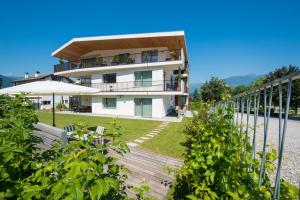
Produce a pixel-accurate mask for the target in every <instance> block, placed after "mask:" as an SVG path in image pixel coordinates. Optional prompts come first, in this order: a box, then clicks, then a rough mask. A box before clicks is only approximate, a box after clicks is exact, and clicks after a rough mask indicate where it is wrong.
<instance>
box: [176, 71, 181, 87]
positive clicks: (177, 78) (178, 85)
mask: <svg viewBox="0 0 300 200" xmlns="http://www.w3.org/2000/svg"><path fill="white" fill-rule="evenodd" d="M175 80H176V82H175V83H176V85H177V91H180V89H181V75H179V74H178V75H176V77H175Z"/></svg>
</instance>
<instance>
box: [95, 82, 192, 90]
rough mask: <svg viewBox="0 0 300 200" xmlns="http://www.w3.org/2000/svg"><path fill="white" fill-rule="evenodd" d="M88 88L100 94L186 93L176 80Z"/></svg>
mask: <svg viewBox="0 0 300 200" xmlns="http://www.w3.org/2000/svg"><path fill="white" fill-rule="evenodd" d="M90 86H91V87H93V88H97V89H99V90H100V91H101V92H182V93H187V92H188V89H187V87H186V84H185V83H183V82H180V81H177V80H161V81H128V82H117V83H91V85H90Z"/></svg>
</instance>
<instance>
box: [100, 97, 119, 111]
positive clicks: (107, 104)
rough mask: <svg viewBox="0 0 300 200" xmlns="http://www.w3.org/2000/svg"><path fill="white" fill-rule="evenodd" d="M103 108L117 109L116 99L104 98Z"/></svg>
mask: <svg viewBox="0 0 300 200" xmlns="http://www.w3.org/2000/svg"><path fill="white" fill-rule="evenodd" d="M103 107H104V108H109V109H116V108H117V99H116V98H103Z"/></svg>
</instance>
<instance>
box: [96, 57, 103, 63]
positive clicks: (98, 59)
mask: <svg viewBox="0 0 300 200" xmlns="http://www.w3.org/2000/svg"><path fill="white" fill-rule="evenodd" d="M96 63H97V64H98V65H101V64H102V63H103V57H102V56H101V55H99V56H97V57H96Z"/></svg>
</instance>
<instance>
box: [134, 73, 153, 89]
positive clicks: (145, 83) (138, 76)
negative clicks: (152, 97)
mask: <svg viewBox="0 0 300 200" xmlns="http://www.w3.org/2000/svg"><path fill="white" fill-rule="evenodd" d="M134 78H135V81H134V85H135V86H137V87H149V86H152V71H140V72H134Z"/></svg>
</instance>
